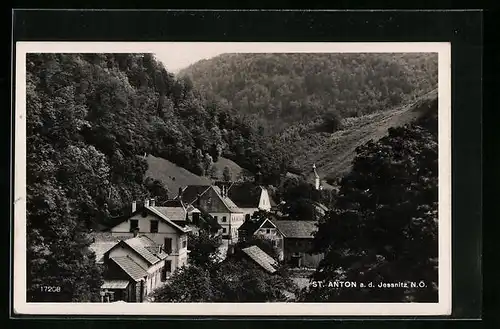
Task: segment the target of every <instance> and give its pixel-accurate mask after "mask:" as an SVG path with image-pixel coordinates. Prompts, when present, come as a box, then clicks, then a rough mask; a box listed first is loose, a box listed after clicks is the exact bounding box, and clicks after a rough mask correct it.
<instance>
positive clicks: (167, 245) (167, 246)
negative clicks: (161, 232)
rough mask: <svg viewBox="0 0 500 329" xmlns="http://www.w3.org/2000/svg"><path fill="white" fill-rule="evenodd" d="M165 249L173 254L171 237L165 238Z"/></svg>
mask: <svg viewBox="0 0 500 329" xmlns="http://www.w3.org/2000/svg"><path fill="white" fill-rule="evenodd" d="M163 250H164V251H165V252H166V253H167V254H171V253H172V239H171V238H165V240H164V245H163Z"/></svg>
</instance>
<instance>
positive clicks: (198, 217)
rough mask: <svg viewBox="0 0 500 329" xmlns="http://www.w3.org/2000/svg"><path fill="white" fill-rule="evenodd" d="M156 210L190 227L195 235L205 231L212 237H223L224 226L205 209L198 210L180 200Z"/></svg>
mask: <svg viewBox="0 0 500 329" xmlns="http://www.w3.org/2000/svg"><path fill="white" fill-rule="evenodd" d="M181 192H182V190H181V191H179V193H181ZM179 195H180V194H179ZM155 208H156V209H157V210H159V211H160V212H161V213H163V214H165V216H168V217H169V218H170V219H172V221H173V222H174V223H176V224H178V225H181V226H188V227H189V228H190V229H191V232H192V233H194V234H198V232H199V231H200V230H204V231H206V232H207V233H209V234H210V235H211V236H212V237H216V236H222V226H221V225H220V224H219V223H218V222H217V221H216V220H215V218H214V217H212V216H211V215H210V214H209V213H207V212H206V211H205V210H204V209H203V208H201V209H198V208H196V207H194V206H193V205H190V204H185V203H184V202H183V201H182V199H180V198H175V199H172V200H167V201H166V202H164V203H163V204H162V206H161V207H158V206H156V207H155ZM167 214H168V215H167Z"/></svg>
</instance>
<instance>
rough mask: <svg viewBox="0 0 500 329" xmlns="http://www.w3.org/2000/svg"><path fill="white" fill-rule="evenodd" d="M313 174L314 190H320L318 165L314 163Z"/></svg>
mask: <svg viewBox="0 0 500 329" xmlns="http://www.w3.org/2000/svg"><path fill="white" fill-rule="evenodd" d="M313 172H314V188H315V189H316V190H319V189H320V184H319V175H318V173H317V172H316V164H315V163H314V164H313Z"/></svg>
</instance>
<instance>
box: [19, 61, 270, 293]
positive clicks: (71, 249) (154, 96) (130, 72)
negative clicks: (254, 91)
mask: <svg viewBox="0 0 500 329" xmlns="http://www.w3.org/2000/svg"><path fill="white" fill-rule="evenodd" d="M26 65H27V66H26V68H27V76H26V88H27V91H26V93H27V94H26V97H27V108H26V110H27V220H28V222H27V224H28V232H29V235H28V261H29V264H28V269H29V273H28V300H30V301H31V300H40V299H44V298H52V299H58V300H91V299H92V298H95V296H96V292H97V291H98V287H99V285H100V283H99V277H100V276H99V275H98V272H99V271H98V269H97V268H96V267H95V264H94V260H93V257H94V256H93V254H92V253H91V252H89V250H88V248H87V246H88V244H89V242H90V241H89V240H88V237H87V232H88V231H89V229H90V228H91V227H93V225H94V224H96V223H98V222H102V221H103V220H106V219H108V218H110V217H113V216H118V215H120V214H121V210H122V209H123V207H125V206H127V207H128V205H129V203H130V202H131V201H132V200H134V199H136V200H137V199H139V198H143V197H145V196H146V195H147V194H148V193H149V192H148V191H149V190H150V188H149V187H148V185H147V184H146V183H145V181H144V180H145V173H146V171H147V169H148V166H147V162H146V161H145V158H144V155H145V154H151V155H153V156H156V157H163V158H166V159H170V160H171V161H173V162H175V163H176V164H177V165H179V166H181V167H183V168H186V169H189V170H190V171H192V172H193V173H195V174H198V175H208V174H209V173H210V171H211V170H213V167H214V166H213V163H214V162H216V161H217V160H218V158H219V157H220V156H221V155H222V154H226V155H227V156H229V157H230V158H232V159H233V160H236V161H238V163H242V165H244V166H245V167H246V168H247V169H249V170H251V171H253V172H255V171H257V170H258V168H262V167H264V168H265V171H266V172H271V171H272V170H267V169H266V168H267V167H266V160H265V159H266V157H265V154H266V153H265V147H266V145H265V143H260V142H259V140H260V139H259V138H260V137H259V136H258V135H257V134H255V133H254V132H253V131H252V129H251V128H250V127H249V126H248V125H246V124H244V123H242V122H241V121H239V120H238V119H237V118H234V117H232V116H230V115H228V114H227V113H225V112H223V111H220V110H219V109H218V108H217V106H216V105H215V104H209V103H206V102H203V101H201V100H200V99H199V97H197V95H196V93H195V92H194V91H193V89H192V87H191V85H190V84H189V82H188V81H185V80H183V79H180V80H177V79H175V78H174V76H173V75H172V74H169V73H168V72H167V71H166V70H165V68H164V67H163V66H162V65H161V63H159V62H157V61H156V60H155V59H154V57H153V56H152V55H149V54H145V55H144V54H29V55H28V57H27V63H26ZM42 284H43V285H46V286H50V285H57V286H62V287H63V292H62V293H61V294H57V295H53V296H51V297H50V296H47V295H43V296H42V295H40V289H39V288H40V285H42Z"/></svg>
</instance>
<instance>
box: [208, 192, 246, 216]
mask: <svg viewBox="0 0 500 329" xmlns="http://www.w3.org/2000/svg"><path fill="white" fill-rule="evenodd" d="M211 188H212V189H214V190H215V192H216V194H217V196H218V197H219V198H220V199H221V201H222V203H224V205H225V206H226V208H227V210H229V212H235V213H241V212H243V211H242V210H241V209H240V208H239V207H238V206H237V205H236V204H235V203H234V202H233V200H231V199H230V198H229V197H227V196H222V192H221V190H220V187H218V186H211Z"/></svg>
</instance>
